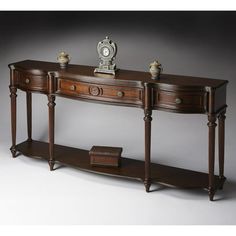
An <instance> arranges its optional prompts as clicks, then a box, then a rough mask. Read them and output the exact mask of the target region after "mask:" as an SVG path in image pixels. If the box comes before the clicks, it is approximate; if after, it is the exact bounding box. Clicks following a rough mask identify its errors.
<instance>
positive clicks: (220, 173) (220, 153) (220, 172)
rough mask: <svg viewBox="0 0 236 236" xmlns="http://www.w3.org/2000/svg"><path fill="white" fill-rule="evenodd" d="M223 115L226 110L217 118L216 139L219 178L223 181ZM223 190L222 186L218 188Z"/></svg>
mask: <svg viewBox="0 0 236 236" xmlns="http://www.w3.org/2000/svg"><path fill="white" fill-rule="evenodd" d="M225 113H226V110H223V111H222V112H221V113H220V114H219V116H218V121H219V122H218V123H219V126H218V132H219V133H218V137H219V140H218V141H219V178H220V179H222V180H225V179H226V178H225V176H224V153H225V118H226V117H225ZM222 188H223V185H222V186H220V189H222Z"/></svg>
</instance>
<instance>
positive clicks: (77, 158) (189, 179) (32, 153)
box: [16, 141, 224, 189]
mask: <svg viewBox="0 0 236 236" xmlns="http://www.w3.org/2000/svg"><path fill="white" fill-rule="evenodd" d="M16 149H17V151H18V152H20V153H21V154H23V155H25V156H28V157H35V158H41V159H45V160H48V159H49V151H48V150H49V145H48V143H45V142H39V141H25V142H23V143H20V144H18V145H17V146H16ZM54 154H55V160H56V161H57V162H60V163H62V164H64V165H68V166H73V167H75V168H78V169H81V170H85V171H89V172H94V173H99V174H104V175H110V176H117V177H123V178H131V179H138V180H141V181H144V161H139V160H134V159H130V158H124V157H122V161H121V167H119V168H111V167H97V166H91V165H90V160H89V152H88V151H86V150H82V149H77V148H72V147H66V146H61V145H56V144H55V146H54ZM151 178H152V182H156V183H160V184H163V185H168V186H172V187H179V188H205V189H207V188H208V174H206V173H202V172H197V171H191V170H186V169H182V168H176V167H170V166H164V165H159V164H155V163H151ZM223 181H224V180H221V179H219V177H218V176H215V188H216V189H217V188H218V187H219V186H221V185H223Z"/></svg>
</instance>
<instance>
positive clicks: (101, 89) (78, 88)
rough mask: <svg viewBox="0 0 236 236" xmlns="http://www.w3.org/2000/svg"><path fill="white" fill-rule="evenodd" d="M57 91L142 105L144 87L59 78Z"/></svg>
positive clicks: (70, 94)
mask: <svg viewBox="0 0 236 236" xmlns="http://www.w3.org/2000/svg"><path fill="white" fill-rule="evenodd" d="M57 93H59V94H63V95H67V96H72V97H80V98H85V99H86V98H87V99H93V100H99V101H106V102H115V103H127V104H134V105H142V89H141V88H134V87H123V86H112V85H104V84H92V83H85V82H79V81H74V80H67V79H58V81H57Z"/></svg>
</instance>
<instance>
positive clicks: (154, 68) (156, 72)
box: [149, 60, 163, 79]
mask: <svg viewBox="0 0 236 236" xmlns="http://www.w3.org/2000/svg"><path fill="white" fill-rule="evenodd" d="M149 71H150V73H151V75H152V79H158V78H159V77H160V74H161V72H162V71H163V67H162V65H161V64H160V63H159V62H158V61H157V60H155V61H154V62H152V63H151V64H150V66H149Z"/></svg>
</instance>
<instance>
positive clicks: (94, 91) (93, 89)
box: [89, 86, 102, 96]
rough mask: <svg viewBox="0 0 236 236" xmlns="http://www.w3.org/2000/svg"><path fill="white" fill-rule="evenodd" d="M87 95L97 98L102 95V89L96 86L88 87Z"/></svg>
mask: <svg viewBox="0 0 236 236" xmlns="http://www.w3.org/2000/svg"><path fill="white" fill-rule="evenodd" d="M89 93H90V94H91V95H93V96H98V95H100V94H101V93H102V89H101V88H99V87H97V86H90V87H89Z"/></svg>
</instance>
